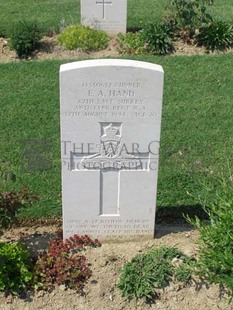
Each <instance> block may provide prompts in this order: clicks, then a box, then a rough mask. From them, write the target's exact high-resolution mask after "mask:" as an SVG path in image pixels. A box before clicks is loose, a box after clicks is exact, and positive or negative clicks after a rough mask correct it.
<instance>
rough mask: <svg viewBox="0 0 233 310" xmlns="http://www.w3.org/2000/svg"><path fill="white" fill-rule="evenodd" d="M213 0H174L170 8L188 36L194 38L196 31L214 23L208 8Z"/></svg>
mask: <svg viewBox="0 0 233 310" xmlns="http://www.w3.org/2000/svg"><path fill="white" fill-rule="evenodd" d="M211 4H212V1H211V0H172V1H171V3H170V7H171V10H172V14H173V16H174V18H175V20H176V22H177V25H178V27H179V28H181V29H182V30H185V31H186V32H187V36H189V37H193V35H194V34H195V29H197V28H198V27H199V26H200V25H201V24H202V23H208V22H210V21H212V16H211V15H210V14H209V13H208V10H207V7H208V5H211Z"/></svg>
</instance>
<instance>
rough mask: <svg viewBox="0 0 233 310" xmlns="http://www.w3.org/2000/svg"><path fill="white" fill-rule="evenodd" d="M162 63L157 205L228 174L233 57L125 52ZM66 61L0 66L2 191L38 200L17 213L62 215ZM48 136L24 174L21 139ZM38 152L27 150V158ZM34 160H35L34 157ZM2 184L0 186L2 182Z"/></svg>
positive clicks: (189, 201)
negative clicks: (40, 158)
mask: <svg viewBox="0 0 233 310" xmlns="http://www.w3.org/2000/svg"><path fill="white" fill-rule="evenodd" d="M131 59H137V60H142V61H149V62H153V63H157V64H161V65H162V66H163V68H164V71H165V88H164V104H163V117H162V135H161V153H160V168H159V182H158V199H157V205H158V206H159V207H161V206H181V205H195V204H197V203H198V201H197V200H196V199H195V198H193V197H191V196H189V195H188V194H187V191H188V192H190V193H192V194H194V195H196V196H197V195H199V194H201V193H202V191H204V188H203V186H202V184H201V183H202V182H207V181H210V182H212V183H215V182H217V180H218V179H219V178H220V177H221V176H222V175H225V177H227V176H229V169H228V165H230V164H231V162H232V154H233V136H232V98H233V89H232V79H233V71H232V69H231V68H232V61H233V54H232V53H229V54H222V55H216V56H178V57H153V56H150V57H149V56H147V57H145V56H141V57H136V56H135V57H131ZM62 63H64V61H43V62H21V63H8V64H0V72H1V79H0V92H1V94H2V96H1V101H0V110H1V127H0V154H1V160H4V161H5V163H4V165H5V170H6V171H10V172H12V173H14V174H16V182H9V184H7V186H6V189H10V188H12V189H13V188H14V189H15V188H18V189H19V188H21V187H22V186H23V185H28V186H29V187H30V188H31V189H32V191H33V193H34V194H38V195H39V197H40V198H41V201H40V202H39V203H38V204H35V205H34V207H33V208H32V209H30V210H25V211H24V212H23V214H22V215H23V216H30V217H55V216H60V215H61V195H60V192H61V178H60V174H61V173H60V171H61V165H60V133H59V84H58V72H59V66H60V64H62ZM31 139H39V140H41V139H45V140H50V141H51V147H50V148H49V149H48V154H47V156H48V158H49V159H50V160H51V161H52V167H51V168H50V169H48V170H45V171H29V172H27V171H24V169H23V168H24V163H25V162H27V155H26V157H25V153H24V152H25V148H27V145H28V144H25V143H24V142H23V141H24V140H31ZM33 156H34V157H35V158H36V156H37V154H34V155H32V157H33ZM35 163H36V159H35ZM5 185H6V184H5Z"/></svg>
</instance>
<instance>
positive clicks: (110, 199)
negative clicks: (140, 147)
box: [73, 123, 149, 216]
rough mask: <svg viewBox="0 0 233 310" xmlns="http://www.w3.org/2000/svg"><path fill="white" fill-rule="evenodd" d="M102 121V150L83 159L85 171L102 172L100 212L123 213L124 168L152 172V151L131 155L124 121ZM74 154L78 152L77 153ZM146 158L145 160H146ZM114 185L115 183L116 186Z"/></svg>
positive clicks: (129, 170)
mask: <svg viewBox="0 0 233 310" xmlns="http://www.w3.org/2000/svg"><path fill="white" fill-rule="evenodd" d="M117 125H118V126H116V125H113V124H112V123H110V124H107V125H106V123H104V124H103V123H100V126H101V132H102V133H104V134H102V136H101V138H100V151H99V153H93V154H89V156H84V157H83V158H82V159H81V162H80V163H81V167H82V169H84V170H91V171H93V170H97V171H98V172H99V174H100V179H99V182H100V202H99V203H100V207H99V215H115V216H116V215H120V177H121V171H122V170H124V171H125V170H127V171H128V172H129V173H130V172H131V171H134V172H135V171H140V172H141V171H142V170H145V171H146V172H147V171H148V169H147V167H148V161H149V152H148V153H140V154H137V156H135V154H133V153H132V154H130V153H128V151H127V148H126V146H125V145H124V144H123V141H122V136H121V133H120V131H121V126H122V123H118V124H117ZM73 155H74V156H75V155H76V154H73ZM142 159H143V162H142ZM113 184H114V186H113Z"/></svg>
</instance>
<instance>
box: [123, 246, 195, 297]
mask: <svg viewBox="0 0 233 310" xmlns="http://www.w3.org/2000/svg"><path fill="white" fill-rule="evenodd" d="M174 260H175V262H174ZM177 261H178V262H179V264H176V263H177ZM191 262H192V259H191V258H189V257H188V256H186V255H185V254H183V253H182V252H181V251H179V250H178V249H176V248H171V247H161V248H155V249H151V250H149V251H148V252H147V253H144V254H140V255H137V256H135V257H134V258H132V260H131V262H128V263H126V264H125V266H124V268H123V270H122V271H121V272H122V274H121V277H120V281H119V284H118V288H119V289H120V290H121V293H122V296H123V297H125V298H127V299H129V300H130V299H133V298H136V299H138V298H143V299H145V300H146V301H149V300H151V299H152V298H153V296H155V295H156V293H155V289H156V287H157V288H164V287H165V286H167V285H168V283H169V281H171V280H172V279H177V280H178V281H181V280H182V281H185V282H187V281H188V280H189V279H190V278H191V271H190V270H191V269H190V268H189V266H190V265H191ZM181 266H182V268H183V271H182V274H181ZM184 270H185V273H184Z"/></svg>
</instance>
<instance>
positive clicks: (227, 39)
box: [196, 21, 233, 51]
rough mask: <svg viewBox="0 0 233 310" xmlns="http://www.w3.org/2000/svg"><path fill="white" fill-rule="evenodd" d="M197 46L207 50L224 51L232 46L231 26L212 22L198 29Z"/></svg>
mask: <svg viewBox="0 0 233 310" xmlns="http://www.w3.org/2000/svg"><path fill="white" fill-rule="evenodd" d="M196 42H197V45H198V46H205V47H206V48H207V50H211V51H214V50H217V49H226V48H229V47H232V46H233V25H230V24H228V23H225V22H223V21H213V22H211V23H208V24H205V25H203V26H201V27H200V28H199V31H198V34H197V35H196Z"/></svg>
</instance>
